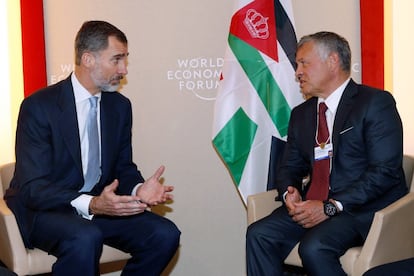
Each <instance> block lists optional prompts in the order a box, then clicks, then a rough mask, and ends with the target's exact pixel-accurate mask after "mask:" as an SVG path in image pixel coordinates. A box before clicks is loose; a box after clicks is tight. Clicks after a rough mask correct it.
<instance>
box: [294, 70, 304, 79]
mask: <svg viewBox="0 0 414 276" xmlns="http://www.w3.org/2000/svg"><path fill="white" fill-rule="evenodd" d="M302 76H303V73H302V72H299V70H298V69H296V71H295V78H296V81H300V79H301V78H302Z"/></svg>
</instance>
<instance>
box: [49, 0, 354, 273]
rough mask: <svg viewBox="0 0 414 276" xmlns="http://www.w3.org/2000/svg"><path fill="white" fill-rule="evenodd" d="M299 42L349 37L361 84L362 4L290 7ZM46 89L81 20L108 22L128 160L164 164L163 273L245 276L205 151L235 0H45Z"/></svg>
mask: <svg viewBox="0 0 414 276" xmlns="http://www.w3.org/2000/svg"><path fill="white" fill-rule="evenodd" d="M292 2H293V8H294V16H295V21H296V29H297V36H298V38H300V37H301V36H302V35H305V34H309V33H313V32H316V31H320V30H330V31H335V32H338V33H340V34H342V35H343V36H345V37H346V38H347V39H348V40H349V41H350V44H351V48H352V51H353V55H354V58H353V68H354V71H353V77H354V79H355V80H356V81H358V82H359V81H360V75H359V68H360V66H359V64H360V62H359V61H360V52H359V43H360V41H359V1H358V0H351V1H335V3H333V2H332V1H330V0H312V1H309V0H296V1H292ZM44 12H45V29H46V30H45V32H46V52H47V71H48V82H49V83H54V82H56V81H58V80H61V79H62V78H64V77H66V76H67V75H68V74H69V73H70V72H71V71H72V69H73V40H74V37H75V34H76V32H77V30H78V29H79V27H80V25H81V24H82V23H83V22H84V21H86V20H92V19H100V20H107V21H109V22H111V23H113V24H115V25H116V26H118V27H119V28H120V29H122V30H123V31H124V32H125V33H126V34H127V36H128V39H129V51H130V56H129V74H128V76H127V82H126V84H125V86H124V87H123V88H122V91H121V93H123V94H125V95H126V96H128V97H129V98H130V99H131V101H132V104H133V109H134V129H133V141H134V158H135V161H136V163H137V164H138V166H139V167H140V169H141V170H142V172H143V174H144V175H145V176H147V177H148V176H150V175H151V174H152V173H153V172H154V170H155V169H156V168H157V167H158V166H159V165H160V164H164V165H166V168H167V170H166V172H165V174H164V176H165V182H166V183H168V184H173V185H175V188H176V190H175V200H174V202H173V203H172V204H170V205H167V206H166V207H163V208H157V209H156V210H155V211H156V212H160V213H162V214H165V216H167V217H169V218H171V219H172V220H173V221H175V222H176V224H177V225H178V226H179V227H180V229H181V231H182V239H181V247H180V250H179V252H178V253H177V255H176V258H175V260H174V262H173V263H172V264H171V266H170V267H169V269H168V272H167V273H166V274H170V275H199V276H204V275H206V276H207V275H215V276H217V275H244V274H245V262H244V256H245V253H244V242H245V238H244V235H245V228H246V210H245V207H244V205H243V203H242V201H241V199H240V197H239V195H238V193H237V190H236V188H235V187H234V185H233V183H232V181H231V178H230V176H229V175H228V173H227V170H226V168H225V167H224V165H223V164H222V162H221V161H220V159H219V158H218V155H217V154H216V152H215V151H214V149H213V147H212V144H211V135H212V134H211V126H212V120H213V106H214V97H215V94H216V91H217V85H218V77H219V75H220V70H221V66H222V62H223V60H222V58H223V55H224V49H225V44H226V40H227V35H228V28H229V23H230V18H231V15H232V13H233V0H228V1H222V0H209V1H192V0H171V1H160V0H140V1H127V0H123V1H112V0H89V1H82V0H72V1H55V0H45V1H44Z"/></svg>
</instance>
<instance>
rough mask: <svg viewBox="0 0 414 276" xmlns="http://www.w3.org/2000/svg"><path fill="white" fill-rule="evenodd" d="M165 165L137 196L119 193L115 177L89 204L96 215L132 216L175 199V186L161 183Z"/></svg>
mask: <svg viewBox="0 0 414 276" xmlns="http://www.w3.org/2000/svg"><path fill="white" fill-rule="evenodd" d="M164 170H165V167H164V166H161V167H159V168H158V169H157V171H156V172H155V173H154V175H152V176H151V177H150V178H148V179H147V180H146V181H145V182H144V183H143V184H142V185H141V186H140V187H139V188H138V190H137V193H136V195H135V196H133V195H131V196H126V195H122V196H120V195H117V194H116V193H115V191H116V189H117V188H118V185H119V181H118V180H117V179H115V180H114V181H113V182H112V183H111V184H110V185H108V186H106V187H105V188H104V190H103V191H102V193H101V194H100V195H99V196H95V197H93V198H92V200H91V202H90V204H89V206H90V210H91V213H92V214H94V215H110V216H130V215H136V214H139V213H142V212H144V210H146V209H147V208H148V207H150V206H155V205H157V204H160V203H164V202H166V201H167V200H171V199H173V195H172V194H171V193H170V192H172V191H173V190H174V187H173V186H166V185H163V184H161V183H160V178H161V176H162V174H163V173H164Z"/></svg>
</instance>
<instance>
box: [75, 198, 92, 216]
mask: <svg viewBox="0 0 414 276" xmlns="http://www.w3.org/2000/svg"><path fill="white" fill-rule="evenodd" d="M92 198H93V196H91V195H86V194H82V195H80V196H78V197H77V198H75V199H74V200H72V201H71V202H70V205H72V207H73V208H75V209H76V211H77V212H78V214H79V215H81V216H82V217H83V218H85V219H88V220H91V219H92V218H93V215H91V214H89V204H90V202H91V200H92Z"/></svg>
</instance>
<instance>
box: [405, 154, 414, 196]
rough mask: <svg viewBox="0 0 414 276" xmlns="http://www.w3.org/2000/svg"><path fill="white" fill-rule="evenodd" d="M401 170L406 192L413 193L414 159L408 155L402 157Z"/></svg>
mask: <svg viewBox="0 0 414 276" xmlns="http://www.w3.org/2000/svg"><path fill="white" fill-rule="evenodd" d="M403 169H404V174H405V181H406V183H407V187H408V190H409V191H410V192H414V185H413V182H414V179H413V174H414V157H413V156H410V155H404V157H403Z"/></svg>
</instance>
